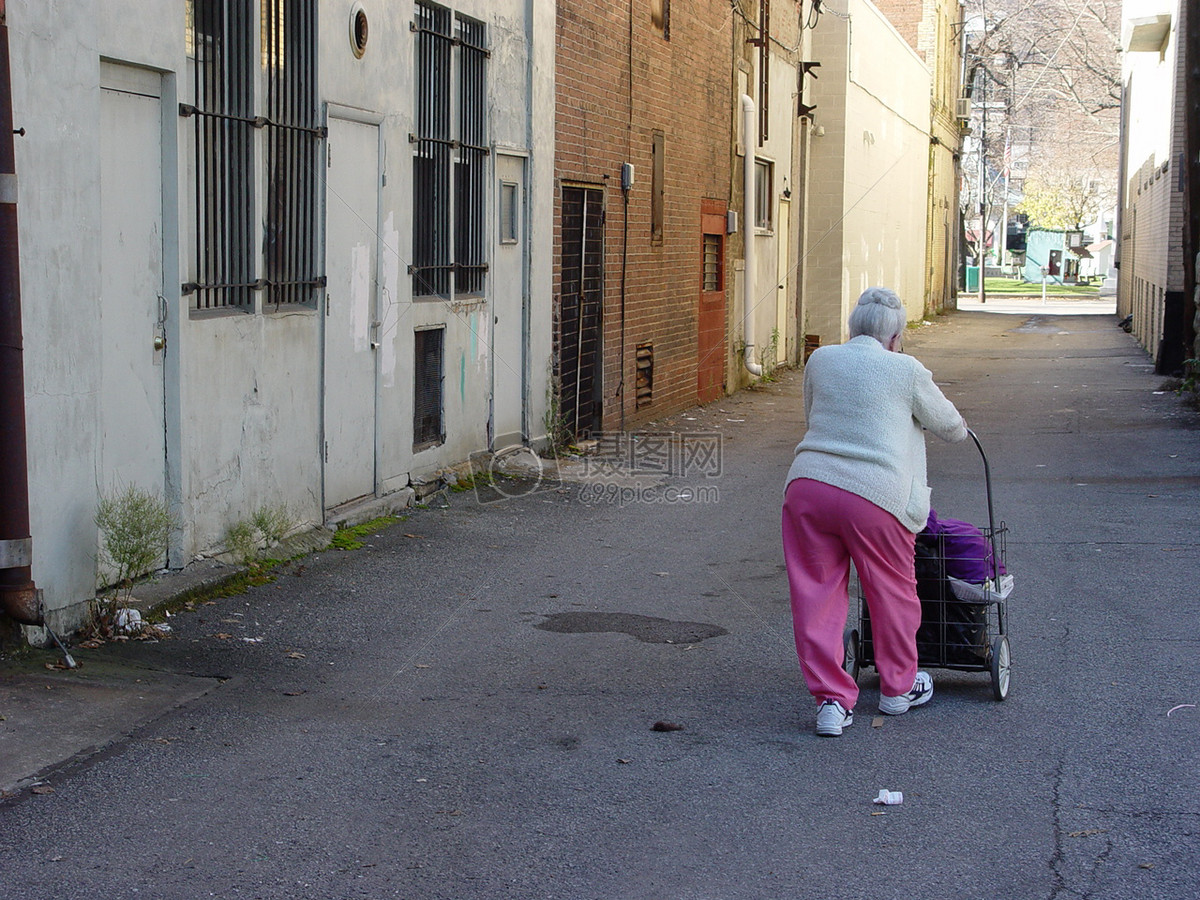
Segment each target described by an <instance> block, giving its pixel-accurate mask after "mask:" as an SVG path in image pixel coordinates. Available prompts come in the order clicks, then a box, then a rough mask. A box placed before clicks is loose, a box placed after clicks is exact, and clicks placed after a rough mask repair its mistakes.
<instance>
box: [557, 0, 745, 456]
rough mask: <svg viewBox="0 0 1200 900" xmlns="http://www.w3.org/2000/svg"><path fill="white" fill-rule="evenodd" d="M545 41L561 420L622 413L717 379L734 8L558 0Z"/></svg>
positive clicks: (627, 423)
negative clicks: (552, 44)
mask: <svg viewBox="0 0 1200 900" xmlns="http://www.w3.org/2000/svg"><path fill="white" fill-rule="evenodd" d="M556 54H557V56H556V64H555V65H556V83H557V98H556V105H555V116H556V123H555V140H556V148H555V156H556V165H555V221H554V294H555V296H554V310H555V323H554V336H555V342H554V363H553V365H554V373H553V374H554V376H555V384H556V386H557V393H558V406H557V415H558V417H559V425H560V427H561V428H562V429H565V430H566V431H569V432H570V433H571V434H574V435H579V434H583V433H586V432H589V431H591V432H594V431H602V430H607V431H615V430H618V429H622V428H633V427H635V426H636V425H637V424H638V423H640V422H645V421H647V420H649V419H651V418H654V417H656V416H661V415H663V414H664V413H666V412H669V411H674V410H678V409H682V408H685V407H687V406H690V405H693V404H695V403H697V402H705V401H708V400H712V399H715V398H716V397H718V396H720V395H721V394H722V392H723V390H724V381H725V370H726V359H727V353H728V346H727V336H726V335H727V330H726V309H727V306H728V305H729V301H731V300H732V296H733V295H732V290H733V284H732V283H731V279H729V278H727V277H726V265H725V263H726V251H725V212H726V207H727V204H728V199H729V191H730V175H731V173H730V152H729V148H730V141H731V127H732V111H731V108H730V72H731V70H732V66H733V60H732V38H731V27H730V9H729V7H728V5H727V4H720V3H712V2H705V0H674V2H671V0H651V2H649V3H632V2H631V0H614V2H610V3H594V2H591V0H559V3H558V22H557V40H556ZM730 274H732V273H730ZM727 298H728V299H727Z"/></svg>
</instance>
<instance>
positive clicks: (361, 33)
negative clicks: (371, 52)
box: [350, 3, 370, 59]
mask: <svg viewBox="0 0 1200 900" xmlns="http://www.w3.org/2000/svg"><path fill="white" fill-rule="evenodd" d="M369 33H370V26H369V24H368V23H367V13H366V11H365V10H364V9H363V8H362V4H361V3H355V4H354V8H353V9H351V10H350V49H351V50H353V51H354V56H355V58H356V59H362V56H363V54H364V53H366V52H367V35H368V34H369Z"/></svg>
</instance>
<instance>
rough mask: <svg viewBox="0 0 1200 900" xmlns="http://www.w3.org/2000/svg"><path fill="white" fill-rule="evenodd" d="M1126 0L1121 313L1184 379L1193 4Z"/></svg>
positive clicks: (1157, 357)
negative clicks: (1187, 83)
mask: <svg viewBox="0 0 1200 900" xmlns="http://www.w3.org/2000/svg"><path fill="white" fill-rule="evenodd" d="M1190 7H1191V8H1190V10H1189V4H1188V3H1183V2H1180V0H1126V2H1125V4H1124V6H1123V9H1122V30H1121V41H1122V49H1123V50H1124V55H1123V57H1122V72H1121V77H1122V80H1123V82H1124V91H1123V97H1122V104H1121V171H1120V176H1119V177H1120V185H1119V192H1120V194H1119V195H1120V201H1119V206H1120V208H1119V210H1118V217H1119V218H1118V222H1119V225H1118V235H1117V243H1118V249H1117V258H1116V265H1117V267H1118V278H1117V314H1118V315H1120V316H1121V317H1125V316H1129V315H1131V316H1132V317H1133V319H1132V327H1133V334H1134V336H1135V337H1136V338H1137V339H1138V343H1140V344H1141V345H1142V347H1144V348H1145V349H1146V351H1147V352H1148V353H1149V354H1150V355H1151V356H1152V357H1154V361H1155V366H1156V370H1157V371H1158V372H1159V373H1161V374H1172V373H1174V372H1176V371H1177V370H1179V368H1180V367H1181V365H1182V364H1183V361H1184V359H1185V358H1187V357H1188V355H1189V352H1190V347H1189V346H1188V338H1189V331H1190V326H1191V322H1190V321H1189V318H1190V316H1189V315H1188V311H1187V304H1186V303H1185V294H1184V281H1185V279H1184V254H1183V240H1182V237H1181V235H1182V233H1183V227H1184V190H1185V177H1184V174H1183V167H1182V160H1184V159H1185V157H1186V152H1185V149H1184V148H1185V146H1186V121H1185V116H1184V103H1183V97H1184V79H1185V76H1186V70H1185V58H1184V50H1183V48H1184V42H1183V40H1182V36H1183V35H1184V34H1185V33H1186V31H1185V23H1186V17H1187V15H1188V14H1189V12H1190V13H1191V14H1192V15H1195V14H1196V13H1195V6H1194V4H1191V5H1190Z"/></svg>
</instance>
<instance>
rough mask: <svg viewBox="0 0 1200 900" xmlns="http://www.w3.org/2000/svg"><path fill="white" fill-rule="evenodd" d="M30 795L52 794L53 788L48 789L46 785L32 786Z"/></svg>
mask: <svg viewBox="0 0 1200 900" xmlns="http://www.w3.org/2000/svg"><path fill="white" fill-rule="evenodd" d="M30 793H31V794H53V793H54V788H52V787H50V785H48V784H35V785H34V786H33V788H32V790H30Z"/></svg>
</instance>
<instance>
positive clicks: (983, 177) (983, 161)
mask: <svg viewBox="0 0 1200 900" xmlns="http://www.w3.org/2000/svg"><path fill="white" fill-rule="evenodd" d="M979 18H980V19H981V20H982V22H983V37H982V39H981V40H980V42H979V53H980V59H979V65H978V67H977V68H976V72H977V73H978V74H977V75H976V77H977V78H978V79H979V84H978V85H977V87H978V88H979V90H980V92H981V94H982V96H981V97H980V99H981V101H982V106H983V116H982V118H981V124H980V126H979V255H978V257H977V259H976V262H978V263H979V302H980V304H981V305H982V304H984V303H987V292H986V291H985V290H984V287H983V276H984V273H985V272H986V271H987V110H988V104H987V79H988V73H987V66H985V65H984V64H983V53H984V52H985V51H986V49H987V10H986V8H985V5H984V3H983V0H980V3H979Z"/></svg>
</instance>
